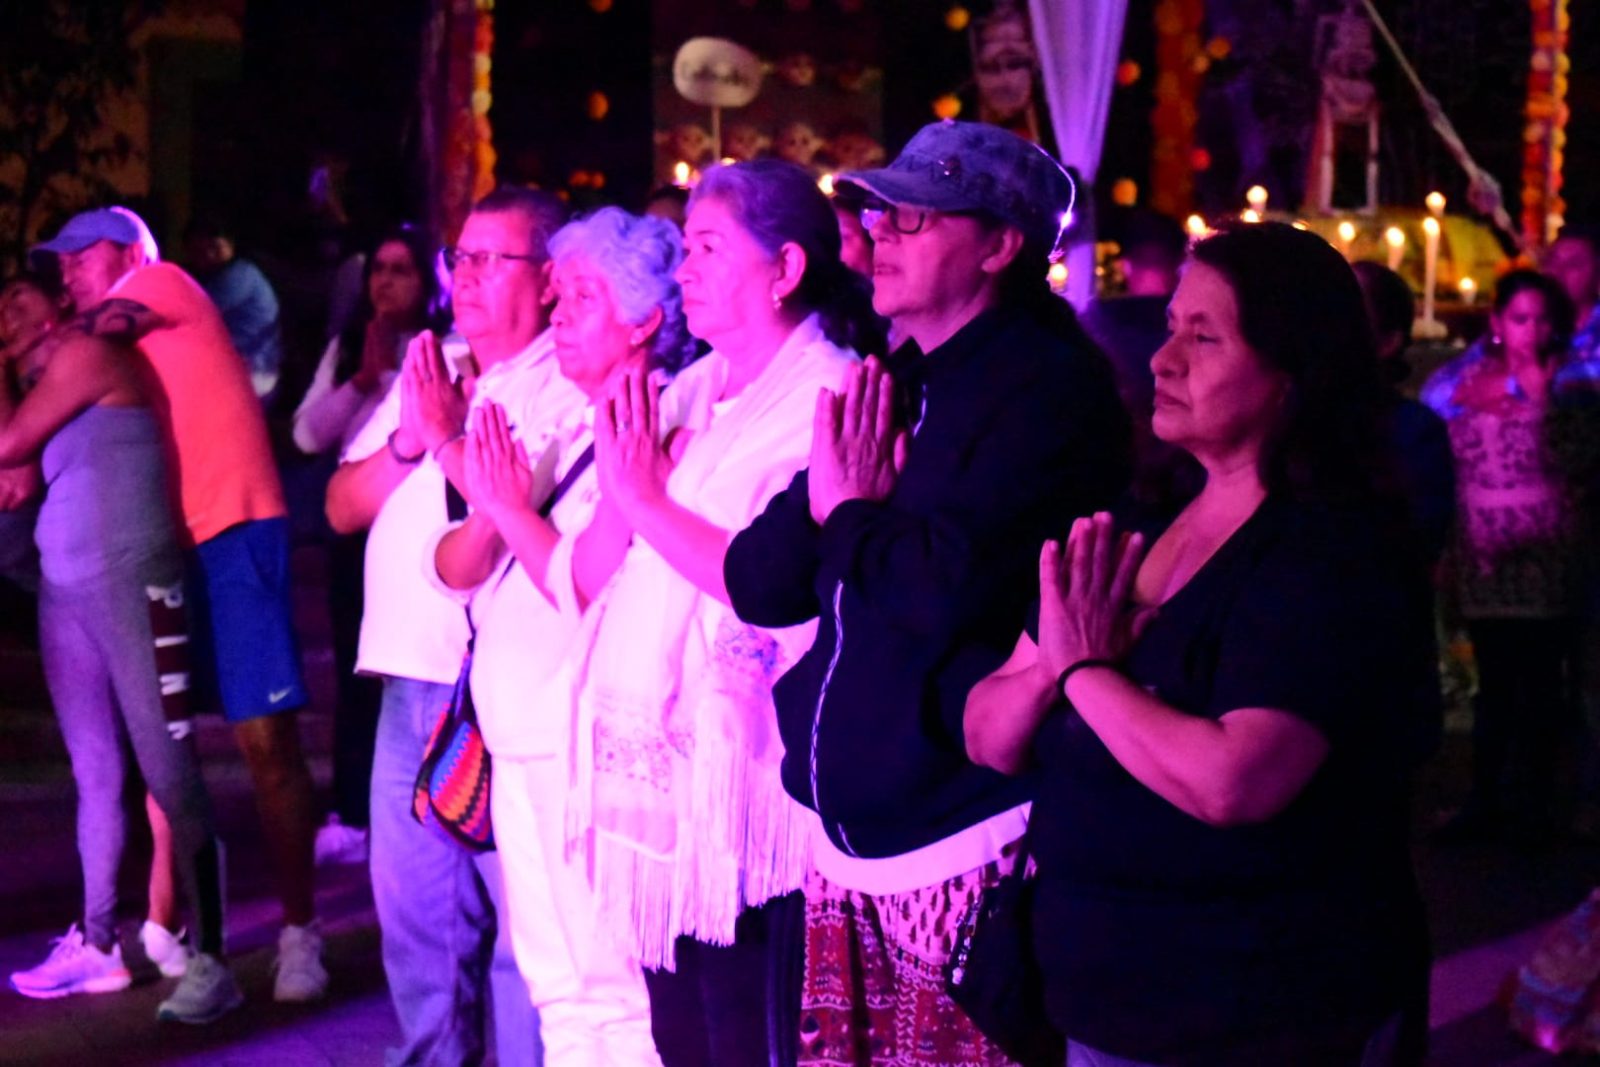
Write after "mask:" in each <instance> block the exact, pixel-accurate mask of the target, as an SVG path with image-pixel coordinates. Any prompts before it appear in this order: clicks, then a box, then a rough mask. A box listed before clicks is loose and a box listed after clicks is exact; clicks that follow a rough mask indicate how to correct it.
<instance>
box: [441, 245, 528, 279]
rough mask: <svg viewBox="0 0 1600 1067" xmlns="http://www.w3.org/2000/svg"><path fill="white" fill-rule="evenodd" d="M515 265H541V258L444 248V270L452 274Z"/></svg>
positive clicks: (491, 269)
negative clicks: (509, 264)
mask: <svg viewBox="0 0 1600 1067" xmlns="http://www.w3.org/2000/svg"><path fill="white" fill-rule="evenodd" d="M508 260H510V261H513V262H517V263H543V262H544V257H543V256H518V255H513V254H512V253H510V252H469V251H467V250H466V249H463V248H446V249H445V250H444V265H445V269H446V270H448V271H450V272H451V273H452V274H456V273H459V272H460V271H461V270H463V269H464V268H471V269H472V270H475V271H480V272H483V271H493V270H498V269H499V267H500V264H501V263H503V262H506V261H508Z"/></svg>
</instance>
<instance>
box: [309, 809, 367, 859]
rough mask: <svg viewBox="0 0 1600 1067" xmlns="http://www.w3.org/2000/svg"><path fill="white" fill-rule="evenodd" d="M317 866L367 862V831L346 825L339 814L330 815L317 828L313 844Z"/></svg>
mask: <svg viewBox="0 0 1600 1067" xmlns="http://www.w3.org/2000/svg"><path fill="white" fill-rule="evenodd" d="M315 852H316V857H317V866H318V867H327V866H331V865H333V864H341V863H365V862H367V831H365V830H362V829H360V828H358V827H355V826H346V825H345V824H344V823H342V822H340V821H339V816H337V815H330V816H328V821H327V822H325V823H323V824H322V825H321V826H319V827H318V828H317V843H316V845H315Z"/></svg>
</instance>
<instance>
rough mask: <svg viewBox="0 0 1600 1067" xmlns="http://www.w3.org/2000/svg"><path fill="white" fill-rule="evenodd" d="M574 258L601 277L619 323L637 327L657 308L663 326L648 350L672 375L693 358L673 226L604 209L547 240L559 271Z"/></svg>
mask: <svg viewBox="0 0 1600 1067" xmlns="http://www.w3.org/2000/svg"><path fill="white" fill-rule="evenodd" d="M576 256H584V257H586V258H588V259H589V260H590V261H591V262H592V263H593V264H594V265H595V266H596V267H597V268H599V270H600V273H601V274H603V275H605V278H606V281H607V282H608V283H610V285H611V298H612V299H613V300H614V301H615V302H616V305H617V314H618V316H619V317H620V318H621V319H622V321H624V322H626V323H628V324H630V325H634V326H637V325H639V324H640V323H642V322H644V321H645V320H646V319H648V318H649V317H650V313H651V312H652V311H654V310H655V309H657V308H660V309H661V327H660V329H658V330H656V334H655V338H654V340H653V341H652V343H651V346H650V353H651V355H652V356H654V357H655V360H656V362H657V363H658V364H659V365H661V366H663V367H665V368H666V369H668V370H673V371H675V370H677V369H679V368H680V367H682V366H683V365H684V364H686V363H688V362H689V361H690V360H691V359H692V358H693V357H694V341H693V340H692V339H691V338H690V337H689V330H688V327H687V325H686V324H685V322H684V318H683V293H682V292H681V291H680V290H679V288H678V281H677V279H676V278H675V277H674V276H673V272H675V271H676V270H677V269H678V264H679V263H680V262H682V261H683V239H682V238H681V237H680V236H679V235H678V228H677V227H676V226H674V225H672V223H670V222H667V221H666V220H665V219H658V218H654V217H652V216H648V215H647V216H640V215H631V214H629V213H628V212H626V211H623V210H622V209H621V208H617V207H603V208H601V209H600V210H599V211H596V212H594V213H593V214H591V215H585V216H584V217H583V218H580V219H576V220H574V221H572V222H569V223H567V224H566V225H565V226H563V227H562V228H561V229H560V230H559V231H558V232H557V233H556V235H555V236H554V237H552V238H551V239H550V259H551V261H552V262H554V263H555V264H556V265H557V266H560V265H561V264H562V263H563V262H565V261H566V260H569V259H572V258H574V257H576Z"/></svg>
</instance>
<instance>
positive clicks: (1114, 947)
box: [1032, 497, 1432, 1064]
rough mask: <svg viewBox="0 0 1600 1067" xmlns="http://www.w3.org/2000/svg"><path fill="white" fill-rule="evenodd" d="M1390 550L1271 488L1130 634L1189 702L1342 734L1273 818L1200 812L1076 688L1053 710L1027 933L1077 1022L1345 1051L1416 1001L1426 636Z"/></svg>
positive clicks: (1206, 711) (1251, 1044) (1148, 1045)
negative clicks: (1411, 808)
mask: <svg viewBox="0 0 1600 1067" xmlns="http://www.w3.org/2000/svg"><path fill="white" fill-rule="evenodd" d="M1398 559H1399V557H1398V555H1397V554H1396V553H1394V552H1392V551H1390V550H1389V548H1388V547H1387V546H1386V542H1385V538H1384V536H1383V534H1382V532H1381V530H1380V527H1379V526H1378V524H1377V523H1375V522H1373V521H1370V520H1369V519H1368V518H1367V517H1365V516H1363V515H1359V514H1353V513H1350V512H1342V511H1335V510H1333V509H1327V508H1318V507H1313V506H1310V505H1303V504H1298V503H1295V502H1293V501H1290V500H1288V499H1281V498H1276V497H1275V498H1269V499H1268V501H1267V502H1265V503H1264V504H1262V506H1261V507H1260V508H1259V509H1258V510H1257V512H1256V513H1255V514H1254V515H1253V516H1252V517H1251V518H1250V519H1249V520H1248V521H1247V522H1246V523H1245V524H1244V525H1243V526H1242V527H1241V528H1240V529H1239V530H1238V532H1236V533H1235V534H1234V536H1233V537H1231V538H1230V539H1229V540H1228V541H1227V542H1226V543H1225V544H1224V545H1223V546H1222V547H1221V548H1220V549H1218V551H1217V552H1216V554H1215V555H1214V556H1213V557H1212V558H1211V559H1210V560H1209V561H1208V562H1207V563H1206V564H1205V566H1203V567H1202V568H1201V569H1200V571H1199V572H1198V573H1196V574H1195V576H1194V577H1193V578H1192V579H1191V580H1190V581H1189V583H1188V584H1187V585H1185V586H1184V587H1183V588H1182V589H1180V590H1179V591H1178V592H1177V593H1176V594H1175V595H1174V596H1172V597H1171V598H1170V599H1169V600H1168V601H1167V603H1165V604H1164V605H1162V606H1161V608H1160V609H1159V611H1158V612H1157V615H1156V617H1155V619H1154V620H1153V621H1152V622H1151V623H1150V625H1149V627H1148V628H1147V629H1146V630H1145V631H1144V633H1143V635H1142V636H1141V638H1140V640H1139V641H1138V643H1137V644H1136V645H1135V647H1134V648H1133V650H1132V652H1131V654H1130V656H1129V659H1128V662H1127V665H1126V671H1127V673H1128V675H1129V676H1130V677H1131V678H1132V679H1133V680H1134V681H1135V682H1137V683H1138V684H1139V685H1141V686H1143V687H1145V688H1146V689H1148V690H1150V691H1151V692H1153V693H1154V694H1155V695H1157V696H1158V697H1160V698H1161V699H1162V700H1163V701H1164V702H1166V703H1167V704H1168V705H1170V706H1172V707H1174V708H1176V709H1178V710H1180V711H1182V712H1184V713H1186V714H1190V715H1196V716H1201V717H1204V718H1209V719H1215V718H1219V717H1220V716H1222V715H1223V714H1225V713H1227V712H1229V711H1234V710H1237V709H1240V708H1273V709H1276V710H1280V711H1285V712H1288V713H1290V714H1292V715H1295V716H1297V717H1299V718H1301V719H1303V720H1305V721H1306V722H1308V723H1310V724H1311V725H1313V726H1315V727H1316V728H1317V730H1318V731H1319V732H1320V733H1321V734H1322V735H1323V737H1324V738H1326V739H1327V741H1328V743H1329V755H1328V757H1327V759H1326V760H1325V761H1324V763H1323V764H1322V766H1321V767H1320V768H1319V769H1318V770H1317V772H1316V773H1315V774H1314V775H1313V777H1312V779H1311V781H1310V782H1309V783H1308V784H1307V786H1306V788H1305V789H1304V790H1303V792H1302V793H1301V794H1300V795H1299V796H1298V797H1296V798H1295V799H1294V800H1293V801H1292V802H1291V803H1290V804H1289V806H1288V807H1287V808H1286V809H1285V810H1284V811H1282V812H1280V813H1279V814H1278V815H1276V816H1275V817H1273V818H1271V819H1269V820H1267V821H1265V822H1262V823H1259V824H1255V825H1247V826H1239V827H1232V828H1226V829H1219V828H1216V827H1212V826H1208V825H1207V824H1205V823H1203V822H1201V821H1200V820H1198V819H1196V818H1193V817H1192V816H1189V815H1187V814H1185V813H1184V812H1182V811H1180V810H1179V809H1178V808H1177V807H1176V806H1174V805H1172V804H1171V803H1169V802H1167V801H1166V800H1164V799H1162V798H1161V797H1160V796H1158V795H1157V794H1156V793H1154V792H1153V791H1151V790H1150V789H1148V788H1146V787H1145V786H1144V785H1142V784H1140V783H1139V782H1138V781H1137V780H1135V779H1134V778H1133V777H1132V776H1131V775H1130V774H1128V773H1127V772H1126V771H1125V770H1124V769H1123V768H1122V766H1121V765H1120V764H1119V763H1118V762H1117V761H1116V760H1115V759H1114V758H1113V757H1112V756H1111V754H1110V752H1109V751H1107V749H1106V748H1105V746H1104V745H1102V744H1101V743H1100V741H1099V739H1098V738H1097V737H1096V736H1095V734H1094V732H1093V731H1092V730H1090V729H1089V727H1088V726H1087V725H1086V724H1085V723H1084V722H1083V720H1082V719H1080V718H1079V717H1078V716H1077V714H1076V713H1075V712H1073V711H1072V710H1071V709H1070V708H1068V707H1067V706H1066V705H1065V704H1063V705H1062V707H1061V708H1059V709H1057V710H1056V711H1054V712H1052V713H1051V714H1050V715H1049V716H1048V717H1047V719H1046V721H1045V723H1044V725H1043V726H1042V727H1041V730H1040V733H1039V737H1038V739H1037V741H1036V749H1035V751H1036V754H1037V757H1038V761H1039V763H1040V764H1041V766H1042V769H1043V772H1044V773H1042V774H1040V775H1039V779H1040V784H1039V793H1038V799H1037V801H1036V803H1035V805H1034V809H1033V816H1032V818H1033V847H1034V851H1035V855H1036V856H1037V858H1038V864H1039V884H1038V898H1037V899H1038V907H1037V913H1036V920H1035V931H1036V932H1035V938H1036V949H1037V951H1038V954H1039V957H1040V961H1041V964H1042V966H1043V968H1044V972H1045V977H1046V984H1047V1000H1048V1003H1049V1008H1050V1012H1051V1015H1052V1017H1053V1018H1054V1020H1055V1022H1056V1023H1057V1025H1058V1026H1060V1027H1061V1028H1062V1029H1063V1030H1064V1031H1065V1032H1066V1033H1067V1034H1068V1036H1070V1037H1072V1038H1074V1039H1076V1040H1079V1041H1082V1042H1083V1043H1085V1044H1087V1045H1090V1046H1092V1047H1095V1048H1098V1049H1100V1050H1102V1051H1105V1052H1109V1053H1112V1054H1116V1055H1121V1056H1128V1057H1132V1058H1136V1059H1140V1060H1149V1061H1153V1062H1159V1063H1174V1064H1178V1063H1195V1064H1219V1063H1229V1064H1231V1063H1252V1062H1271V1061H1278V1062H1297V1063H1312V1062H1324V1057H1326V1059H1327V1061H1328V1062H1337V1061H1338V1060H1339V1058H1340V1057H1341V1056H1342V1055H1343V1052H1341V1051H1339V1050H1340V1049H1341V1048H1342V1046H1341V1042H1342V1041H1355V1042H1358V1041H1359V1038H1360V1036H1361V1035H1364V1034H1365V1033H1367V1032H1369V1031H1370V1030H1371V1029H1373V1028H1375V1027H1376V1026H1377V1025H1378V1023H1379V1022H1381V1021H1382V1020H1383V1019H1384V1018H1386V1017H1387V1016H1388V1015H1390V1014H1392V1013H1393V1012H1394V1011H1395V1010H1397V1008H1398V1007H1399V1006H1400V1004H1401V1002H1402V1000H1403V998H1404V996H1405V991H1406V989H1407V986H1408V983H1410V982H1412V981H1414V979H1415V975H1416V973H1417V972H1416V970H1415V969H1416V967H1418V966H1425V965H1426V963H1425V960H1426V949H1425V936H1424V934H1423V932H1422V925H1421V912H1420V905H1419V903H1418V900H1417V896H1416V889H1415V883H1414V881H1413V878H1412V874H1411V869H1410V859H1409V854H1408V850H1407V844H1406V794H1407V770H1408V766H1409V763H1410V755H1411V751H1410V749H1411V746H1409V745H1408V743H1407V741H1408V738H1410V737H1411V736H1413V734H1414V730H1415V726H1414V724H1412V723H1411V722H1410V721H1409V718H1410V717H1411V716H1414V715H1415V714H1416V713H1417V711H1416V709H1415V708H1413V707H1411V706H1410V705H1412V704H1414V703H1415V694H1416V693H1417V692H1418V690H1419V684H1418V678H1419V674H1418V672H1419V671H1422V672H1425V671H1428V670H1431V669H1432V663H1431V661H1430V656H1431V645H1432V633H1431V627H1430V625H1429V622H1428V620H1427V618H1426V617H1425V616H1421V615H1419V612H1418V611H1417V605H1418V600H1417V598H1416V597H1415V595H1414V590H1413V589H1411V588H1410V587H1409V586H1408V584H1407V583H1408V581H1410V580H1411V579H1412V577H1413V576H1412V575H1409V574H1407V573H1405V571H1404V570H1403V568H1402V567H1401V566H1400V564H1399V562H1398ZM1391 560H1393V561H1394V562H1391ZM1268 1050H1271V1051H1268ZM1356 1050H1357V1051H1359V1047H1358V1045H1357V1046H1356ZM1285 1056H1288V1057H1291V1059H1281V1057H1285Z"/></svg>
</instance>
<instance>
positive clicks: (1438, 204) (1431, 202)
mask: <svg viewBox="0 0 1600 1067" xmlns="http://www.w3.org/2000/svg"><path fill="white" fill-rule="evenodd" d="M1423 203H1425V204H1427V205H1428V210H1429V211H1430V212H1432V213H1433V214H1435V215H1443V214H1444V204H1445V200H1444V194H1443V193H1439V192H1433V193H1429V194H1428V195H1427V198H1426V199H1424V200H1423Z"/></svg>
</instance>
